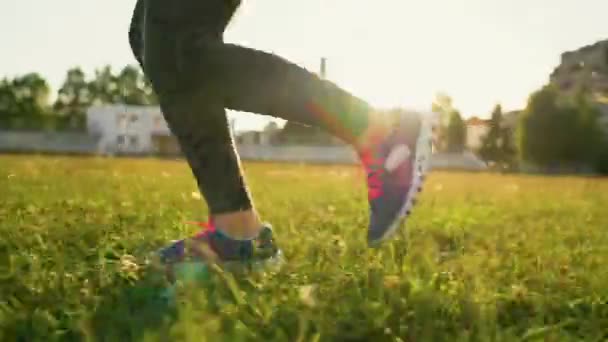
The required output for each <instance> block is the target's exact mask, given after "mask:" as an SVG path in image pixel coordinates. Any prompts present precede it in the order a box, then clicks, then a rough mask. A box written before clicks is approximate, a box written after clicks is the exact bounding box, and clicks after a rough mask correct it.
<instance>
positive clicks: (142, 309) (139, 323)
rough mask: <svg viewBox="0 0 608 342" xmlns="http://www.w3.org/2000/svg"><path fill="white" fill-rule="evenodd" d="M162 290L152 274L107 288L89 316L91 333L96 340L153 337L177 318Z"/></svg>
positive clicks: (125, 339)
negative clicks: (150, 335) (91, 315)
mask: <svg viewBox="0 0 608 342" xmlns="http://www.w3.org/2000/svg"><path fill="white" fill-rule="evenodd" d="M163 290H164V287H162V286H161V285H160V284H158V281H157V280H156V279H153V276H152V275H149V276H147V277H145V278H143V279H141V280H137V281H133V280H132V281H126V280H123V284H122V285H119V286H117V287H114V288H108V289H106V290H105V293H102V296H103V299H102V300H101V302H100V303H99V305H98V307H97V309H96V310H95V312H94V314H93V317H91V320H90V330H91V331H90V333H91V334H93V335H94V336H93V337H94V339H95V340H97V341H136V340H141V339H142V338H144V336H146V334H148V333H151V334H153V335H155V336H156V335H157V334H159V333H161V332H162V329H161V328H162V327H163V326H167V325H168V324H170V323H171V322H172V321H174V320H175V319H176V317H177V313H176V311H175V309H174V308H173V307H172V306H170V305H169V302H168V301H167V300H166V299H164V298H163V297H162V296H161V294H162V293H163ZM159 337H161V339H163V338H162V336H159Z"/></svg>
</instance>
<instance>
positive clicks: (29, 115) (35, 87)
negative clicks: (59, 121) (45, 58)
mask: <svg viewBox="0 0 608 342" xmlns="http://www.w3.org/2000/svg"><path fill="white" fill-rule="evenodd" d="M49 95H50V88H49V85H48V83H47V81H46V80H45V79H44V78H42V76H40V75H39V74H37V73H29V74H26V75H23V76H20V77H16V78H14V79H12V80H9V79H6V78H5V79H3V80H2V81H1V82H0V115H1V116H2V117H1V119H0V121H1V123H2V125H3V126H4V127H6V128H16V129H36V128H41V127H42V126H43V125H44V123H45V121H47V119H48V118H49V117H50V115H49V114H50V113H51V111H50V110H49V109H50V108H49Z"/></svg>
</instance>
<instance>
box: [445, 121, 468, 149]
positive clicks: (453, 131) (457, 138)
mask: <svg viewBox="0 0 608 342" xmlns="http://www.w3.org/2000/svg"><path fill="white" fill-rule="evenodd" d="M466 140H467V127H466V124H465V122H464V120H462V117H461V116H460V112H458V111H457V110H453V111H452V112H451V113H450V119H449V123H448V126H447V129H446V143H447V151H448V152H453V153H460V152H462V151H464V149H465V145H466Z"/></svg>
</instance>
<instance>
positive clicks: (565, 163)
mask: <svg viewBox="0 0 608 342" xmlns="http://www.w3.org/2000/svg"><path fill="white" fill-rule="evenodd" d="M597 117H598V113H597V109H596V108H595V107H594V106H593V105H592V104H591V103H590V102H589V94H587V93H586V92H585V90H584V89H582V90H580V91H579V92H578V93H577V94H576V96H575V97H574V99H569V98H566V97H560V96H559V93H558V92H557V90H556V89H555V87H554V86H552V85H547V86H545V87H543V88H542V89H540V90H539V91H537V92H535V93H533V94H532V95H531V96H530V98H529V100H528V105H527V107H526V110H525V111H524V113H523V115H522V117H521V121H520V124H519V125H520V129H519V132H520V135H519V139H518V140H519V146H520V148H519V149H520V152H521V158H522V160H524V161H527V162H532V163H534V164H536V165H538V166H541V167H544V168H556V167H558V168H562V167H568V168H570V167H579V166H592V165H595V164H597V160H598V159H599V154H600V153H601V133H600V131H599V127H598V122H597Z"/></svg>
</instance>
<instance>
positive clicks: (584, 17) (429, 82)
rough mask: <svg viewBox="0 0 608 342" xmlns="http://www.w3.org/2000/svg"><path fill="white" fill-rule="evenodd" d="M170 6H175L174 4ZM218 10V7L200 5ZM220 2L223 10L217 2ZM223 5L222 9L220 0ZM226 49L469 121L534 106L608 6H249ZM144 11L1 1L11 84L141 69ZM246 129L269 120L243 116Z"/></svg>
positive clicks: (482, 1) (342, 1)
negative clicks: (131, 37)
mask: <svg viewBox="0 0 608 342" xmlns="http://www.w3.org/2000/svg"><path fill="white" fill-rule="evenodd" d="M167 1H170V0H167ZM199 1H208V0H199ZM209 1H211V0H209ZM213 1H217V0H213ZM242 2H243V5H242V6H241V8H240V9H239V11H238V13H237V15H236V16H235V18H234V21H233V22H232V23H231V25H230V26H229V28H228V30H227V32H226V35H225V37H226V41H228V42H231V43H237V44H242V45H245V46H249V47H253V48H258V49H261V50H265V51H268V52H274V53H277V54H279V55H281V56H283V57H285V58H287V59H289V60H291V61H292V62H295V63H297V64H299V65H301V66H303V67H305V68H307V69H308V70H310V71H315V72H317V71H318V70H319V61H320V58H321V57H326V58H327V59H328V62H327V63H328V64H327V77H328V78H329V79H330V80H332V81H334V82H336V83H337V84H339V85H340V86H342V87H344V88H345V89H346V90H348V91H350V92H352V93H353V94H355V95H357V96H359V97H361V98H363V99H365V100H366V101H368V102H369V103H371V104H372V105H375V106H378V107H381V108H382V107H392V106H406V107H412V108H418V109H423V110H428V109H430V106H431V103H432V101H433V98H434V96H435V94H436V93H437V92H444V93H447V94H448V95H450V96H451V97H452V98H453V101H454V105H455V106H456V107H457V108H458V109H459V110H460V111H461V112H462V114H463V115H464V116H465V117H469V116H473V115H477V116H480V117H488V116H489V113H490V111H491V109H492V108H493V106H494V105H495V104H496V103H501V104H502V106H503V108H504V109H505V110H515V109H520V108H523V107H524V106H525V103H526V100H527V97H528V95H529V94H530V93H531V92H532V91H534V90H536V89H538V88H539V87H540V86H542V85H543V84H545V83H546V81H547V79H548V76H549V74H550V72H551V71H552V70H553V68H554V67H555V66H557V65H558V64H559V59H560V54H561V53H562V52H564V51H568V50H574V49H577V48H579V47H581V46H584V45H588V44H592V43H594V42H595V41H597V40H600V39H607V38H608V25H606V19H605V18H606V13H608V1H606V0H576V1H575V0H509V1H505V0H458V1H455V0H424V1H422V0H418V1H413V0H373V1H370V0H242ZM134 4H135V0H103V1H102V0H97V1H90V0H88V1H83V0H53V1H41V0H0V42H1V43H0V44H1V48H0V77H13V76H16V75H20V74H24V73H28V72H33V71H34V72H39V73H41V74H42V75H44V76H45V77H46V78H47V80H48V81H49V83H50V84H51V87H52V88H53V91H56V90H57V88H58V87H59V86H60V84H61V82H62V81H63V78H64V76H65V72H66V71H67V69H69V68H71V67H73V66H81V67H82V68H83V69H84V70H85V72H87V73H88V74H89V75H92V74H93V71H94V70H95V68H98V67H101V66H103V65H106V64H110V65H111V66H113V67H114V68H115V70H118V69H119V68H122V67H123V66H125V65H127V64H134V63H135V60H134V58H133V57H132V55H131V51H130V49H129V45H128V40H127V31H128V25H129V21H130V16H131V14H132V9H133V6H134ZM231 117H234V118H236V119H237V122H236V126H237V129H238V130H242V129H260V128H262V127H263V126H264V125H265V124H266V123H267V122H268V120H269V119H271V118H269V117H265V116H260V115H255V114H248V113H236V114H235V113H233V112H232V113H231Z"/></svg>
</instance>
